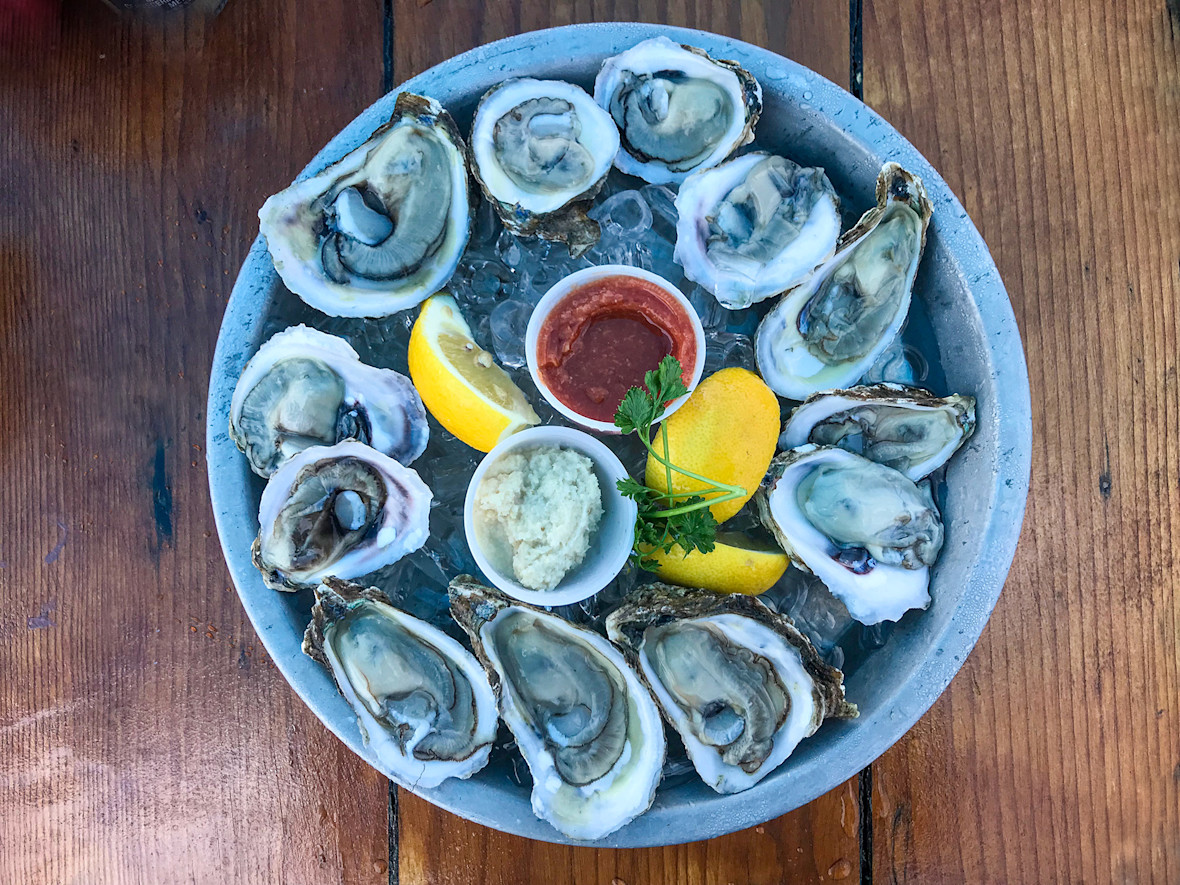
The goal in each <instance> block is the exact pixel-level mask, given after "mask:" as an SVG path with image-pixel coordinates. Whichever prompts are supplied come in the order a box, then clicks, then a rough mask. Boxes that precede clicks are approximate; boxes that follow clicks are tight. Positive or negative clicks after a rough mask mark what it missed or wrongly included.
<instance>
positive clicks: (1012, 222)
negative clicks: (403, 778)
mask: <svg viewBox="0 0 1180 885" xmlns="http://www.w3.org/2000/svg"><path fill="white" fill-rule="evenodd" d="M864 41H865V48H864V59H865V64H864V69H865V97H866V100H867V101H868V103H869V104H870V105H872V106H873V107H875V108H876V109H877V110H879V111H880V112H881V113H882V114H884V115H885V116H886V117H887V118H888V119H889V120H891V121H892V122H893V123H894V124H895V125H896V126H897V127H898V128H899V129H900V130H901V131H902V132H903V133H904V134H905V135H906V136H908V137H909V138H910V139H911V140H912V141H913V142H914V143H915V144H916V145H917V147H918V148H919V149H921V150H923V151H924V152H925V153H926V155H927V156H928V157H929V158H930V159H931V161H932V162H933V163H934V164H935V166H936V167H938V168H939V169H940V170H941V172H942V173H943V175H944V176H945V177H946V178H947V180H948V181H949V182H950V184H951V186H952V188H954V190H955V191H956V193H958V194H959V195H960V196H961V197H962V199H963V201H964V203H965V205H966V208H967V210H968V211H969V212H970V213H971V215H972V217H973V218H974V219H975V221H976V223H977V224H978V225H979V227H980V229H981V231H982V232H983V235H984V237H985V238H986V239H987V241H988V243H989V244H990V246H991V248H992V252H993V254H994V255H995V257H996V261H997V264H998V265H999V268H1000V271H1001V273H1002V275H1003V277H1004V280H1005V281H1006V283H1007V285H1008V288H1009V292H1010V294H1011V296H1012V301H1013V304H1014V306H1015V309H1016V315H1017V319H1018V320H1019V323H1020V327H1021V331H1022V334H1023V337H1024V342H1025V350H1026V353H1027V355H1028V359H1029V372H1030V377H1031V384H1032V399H1033V404H1034V426H1033V440H1034V444H1033V473H1032V491H1031V494H1030V496H1029V508H1028V515H1027V517H1026V520H1025V526H1024V529H1025V530H1024V536H1023V539H1022V543H1021V547H1020V549H1019V551H1018V553H1017V558H1016V563H1015V565H1014V567H1013V570H1012V574H1011V577H1010V578H1009V581H1008V585H1007V587H1006V589H1005V591H1004V594H1003V596H1002V597H1001V599H1000V602H999V605H998V607H997V609H996V612H995V615H994V616H993V618H992V620H991V623H990V625H989V626H988V629H987V630H986V632H985V634H984V636H983V639H982V640H981V642H980V644H979V646H978V648H976V650H975V651H974V652H973V653H972V654H971V656H970V658H969V659H968V661H967V665H966V666H965V667H964V669H963V671H962V672H961V673H960V674H959V676H958V678H956V679H955V680H954V682H953V683H952V685H951V687H950V690H949V691H948V692H947V693H946V695H944V696H943V698H942V700H941V701H940V702H939V703H938V704H936V705H935V707H934V708H933V710H932V711H931V712H930V713H929V714H928V715H927V716H926V717H925V718H924V719H923V720H922V722H921V723H920V724H919V725H918V727H917V728H915V729H914V730H913V731H912V732H911V733H910V734H909V735H908V736H907V737H906V738H905V739H904V740H903V741H902V742H901V743H899V744H898V745H897V746H896V747H895V748H894V749H893V750H892V751H890V752H889V753H887V754H886V755H885V756H884V757H883V758H882V759H881V760H880V761H879V762H878V763H877V765H876V766H875V767H874V787H875V795H874V799H873V812H874V837H873V848H874V854H875V865H874V878H875V879H876V880H877V881H880V882H932V881H954V882H973V883H988V882H997V883H999V882H1021V881H1026V882H1027V881H1033V880H1035V881H1038V882H1050V881H1054V882H1120V883H1122V882H1136V883H1146V882H1169V883H1170V882H1177V881H1180V838H1178V837H1177V833H1180V703H1178V702H1177V698H1178V697H1180V660H1178V654H1177V635H1178V633H1180V601H1178V599H1177V587H1178V580H1177V576H1176V575H1177V571H1176V565H1177V553H1178V550H1177V545H1176V514H1177V508H1178V505H1180V490H1178V487H1177V486H1178V479H1180V478H1178V469H1180V468H1178V458H1177V450H1178V448H1180V441H1178V439H1177V437H1178V430H1180V428H1178V426H1177V423H1176V418H1175V416H1176V414H1177V407H1178V405H1180V404H1178V403H1177V397H1178V390H1177V379H1176V371H1177V356H1176V353H1177V309H1176V305H1177V301H1178V299H1180V279H1178V273H1177V257H1178V256H1180V167H1178V165H1177V163H1176V158H1177V157H1178V156H1180V67H1178V65H1177V58H1178V55H1177V52H1178V49H1180V11H1178V9H1177V6H1176V4H1175V3H1169V4H1165V3H1164V2H1162V0H1131V2H1127V3H1115V4H1112V3H1106V2H1101V0H1073V2H1064V0H1029V2H1027V3H1020V4H1011V3H999V2H996V0H993V2H987V3H982V4H965V5H964V4H955V5H947V4H942V3H938V2H935V0H904V2H901V3H892V2H889V3H885V2H868V3H866V21H865V28H864Z"/></svg>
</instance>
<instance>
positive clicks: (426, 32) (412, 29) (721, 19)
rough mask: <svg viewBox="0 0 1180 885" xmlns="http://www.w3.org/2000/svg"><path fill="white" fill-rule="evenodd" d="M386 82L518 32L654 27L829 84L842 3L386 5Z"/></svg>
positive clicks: (429, 0) (590, 0) (843, 53)
mask: <svg viewBox="0 0 1180 885" xmlns="http://www.w3.org/2000/svg"><path fill="white" fill-rule="evenodd" d="M393 21H394V28H395V29H394V81H395V82H400V81H402V80H405V79H407V78H409V77H412V76H414V75H415V74H418V73H421V72H422V71H424V70H425V69H426V68H428V67H430V66H431V65H436V64H438V63H439V62H441V61H445V60H446V59H448V58H450V57H451V56H452V55H457V54H458V53H460V52H466V51H467V50H468V49H472V48H474V47H476V46H479V45H481V44H483V43H490V42H491V41H493V40H500V39H502V38H504V37H508V36H511V35H513V34H519V33H522V32H524V31H536V30H540V29H542V28H555V27H558V26H560V25H569V24H576V23H581V22H596V21H598V22H607V21H635V22H656V23H658V24H665V25H673V26H676V27H685V28H700V29H701V30H705V31H713V32H714V33H717V34H725V35H726V36H729V37H736V38H738V39H740V40H745V41H747V42H749V43H755V44H757V45H759V46H765V47H766V48H767V49H771V50H773V51H774V52H778V53H780V54H782V55H785V56H787V57H788V58H792V59H794V60H795V61H797V62H799V63H801V64H805V65H807V66H808V67H809V68H811V69H812V70H814V71H818V72H819V73H821V74H823V75H824V76H825V77H828V78H829V79H831V80H834V81H835V82H837V83H840V84H844V83H845V81H847V79H848V4H847V3H845V2H843V0H767V2H753V3H751V2H741V0H560V2H556V3H549V2H543V0H507V2H500V3H484V2H481V0H393Z"/></svg>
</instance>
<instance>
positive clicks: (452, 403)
mask: <svg viewBox="0 0 1180 885" xmlns="http://www.w3.org/2000/svg"><path fill="white" fill-rule="evenodd" d="M409 364H410V379H411V380H412V381H413V382H414V387H416V388H417V389H418V394H419V396H421V397H422V402H423V404H424V405H425V406H426V408H427V409H429V410H430V414H432V415H434V417H435V418H437V419H438V423H439V424H441V425H442V426H443V427H445V428H446V429H447V430H449V431H450V432H451V433H453V434H455V436H457V437H459V439H461V440H463V442H465V443H467V445H469V446H471V447H472V448H473V449H478V450H479V451H481V452H489V451H491V449H492V447H493V446H495V445H496V443H498V442H499V441H500V440H502V439H504V438H505V437H507V436H510V435H511V434H513V433H516V431H518V430H523V429H524V428H526V427H531V426H532V425H534V424H540V423H541V419H540V418H538V417H537V413H536V412H534V411H533V407H532V406H531V405H529V401H528V400H527V399H526V398H525V395H524V393H523V392H522V391H521V389H520V388H519V387H517V386H516V385H515V384H514V383H513V381H512V379H511V378H509V377H508V373H507V372H505V371H504V370H503V369H502V368H500V367H499V366H498V365H496V361H495V359H493V357H492V355H491V354H490V353H488V352H487V351H486V350H484V349H483V348H481V347H480V346H479V345H478V344H476V343H475V340H474V339H473V338H472V336H471V328H470V327H469V326H468V325H467V323H466V321H464V319H463V315H462V314H461V313H460V312H459V305H458V304H457V303H456V302H455V299H454V298H453V297H452V296H450V295H447V294H446V293H439V294H438V295H433V296H431V297H430V298H428V299H426V301H425V302H424V303H423V304H422V311H421V313H419V314H418V319H417V320H416V321H415V322H414V329H413V331H412V332H410V350H409Z"/></svg>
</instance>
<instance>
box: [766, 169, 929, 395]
mask: <svg viewBox="0 0 1180 885" xmlns="http://www.w3.org/2000/svg"><path fill="white" fill-rule="evenodd" d="M932 211H933V210H932V207H931V204H930V200H929V198H927V196H926V189H925V188H924V187H923V186H922V181H921V179H920V178H918V177H917V176H916V175H913V174H911V173H909V172H907V171H906V170H904V169H902V168H901V166H899V165H897V164H896V163H886V164H885V165H884V166H883V167H882V169H881V172H880V174H879V175H878V176H877V205H876V207H875V208H873V209H870V210H869V211H868V212H866V213H865V214H864V215H863V216H861V219H860V221H858V222H857V224H856V226H855V227H853V228H852V229H851V230H850V231H848V232H847V233H846V234H844V236H843V237H841V238H840V244H839V247H838V248H837V250H836V254H835V255H833V256H832V257H831V258H830V259H828V261H826V262H825V263H824V264H823V265H821V266H820V267H819V268H818V269H817V270H816V271H815V272H814V273H812V274H811V276H809V277H808V278H807V279H806V280H805V281H804V282H803V283H801V284H800V285H799V286H798V287H796V288H795V289H792V290H791V291H790V292H788V293H786V294H785V295H784V296H783V297H782V299H781V300H780V301H779V302H778V304H776V305H775V306H774V308H773V309H772V310H771V311H770V313H768V314H767V315H766V316H765V317H764V318H763V320H762V322H761V323H760V324H759V326H758V332H757V334H756V336H755V339H754V350H755V356H756V358H757V360H758V371H759V372H760V373H761V375H762V378H763V380H765V381H766V383H767V384H768V385H770V388H771V389H772V390H773V391H774V392H775V393H777V394H778V395H779V396H783V397H787V398H789V399H800V400H801V399H804V398H805V397H808V396H810V395H811V394H813V393H817V392H819V391H821V390H826V389H829V388H834V387H846V386H848V385H850V384H853V383H855V382H856V381H857V380H858V379H859V378H860V377H861V376H862V375H864V374H865V372H867V371H868V370H869V368H870V367H871V366H872V365H873V363H874V362H876V360H877V357H879V356H880V355H881V353H882V352H883V351H884V350H885V349H886V348H887V347H889V345H890V344H891V343H892V342H893V339H894V338H896V337H897V334H898V332H899V331H900V330H901V327H902V324H903V323H904V322H905V318H906V315H907V314H908V313H909V309H910V292H911V289H912V288H913V285H914V277H915V276H916V275H917V273H918V262H919V261H920V259H921V257H922V247H923V245H924V244H925V242H926V227H927V225H928V224H929V222H930V215H931V212H932Z"/></svg>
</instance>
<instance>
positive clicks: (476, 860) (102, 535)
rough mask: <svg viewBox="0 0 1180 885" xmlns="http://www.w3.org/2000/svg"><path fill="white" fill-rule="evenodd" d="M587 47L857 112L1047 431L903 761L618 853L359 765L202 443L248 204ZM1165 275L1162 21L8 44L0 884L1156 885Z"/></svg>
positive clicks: (871, 13) (784, 5) (950, 17)
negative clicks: (960, 216) (476, 82)
mask: <svg viewBox="0 0 1180 885" xmlns="http://www.w3.org/2000/svg"><path fill="white" fill-rule="evenodd" d="M30 5H32V4H30ZM612 19H636V20H645V21H662V22H667V23H669V24H676V25H688V26H692V27H699V28H705V29H709V30H713V31H718V32H721V33H724V34H731V35H734V36H737V37H740V38H742V39H745V40H748V41H751V42H754V43H757V44H760V45H763V46H767V47H769V48H771V49H774V50H776V51H778V52H781V53H783V54H785V55H787V56H790V57H792V58H794V59H796V60H798V61H800V62H802V63H803V64H806V65H808V66H810V67H812V68H814V69H815V70H817V71H819V72H820V73H822V74H824V75H825V76H827V77H829V78H831V79H832V80H835V81H836V82H838V83H842V84H850V87H851V88H852V90H853V91H854V92H857V93H860V92H861V90H862V89H863V95H864V99H865V101H866V102H867V103H868V104H869V105H871V106H872V107H874V108H875V109H877V110H878V111H880V112H881V113H882V114H883V115H884V116H885V117H886V118H887V119H889V120H890V121H892V122H893V124H894V125H895V126H897V128H898V129H900V130H901V132H902V133H903V134H905V135H906V136H907V137H909V138H910V139H911V140H912V141H913V142H914V143H915V144H916V145H917V147H918V148H919V149H920V150H921V151H923V152H924V153H925V154H926V156H927V157H929V158H930V160H931V161H932V162H933V163H934V165H935V166H936V167H937V168H938V169H939V170H940V171H941V172H942V174H943V175H944V176H945V177H946V179H947V181H948V182H949V183H950V185H951V187H952V188H953V189H954V190H955V192H956V193H957V194H958V195H959V196H960V198H961V199H962V200H963V202H964V204H965V205H966V207H967V210H968V211H969V212H970V214H971V216H972V218H973V219H974V220H975V222H976V224H977V225H978V226H979V228H980V230H981V231H982V233H983V236H984V237H985V239H986V240H987V242H988V243H989V244H990V246H991V248H992V251H993V254H994V255H995V258H996V262H997V264H998V265H999V268H1000V271H1001V273H1002V274H1003V277H1004V280H1005V282H1006V283H1007V286H1008V289H1009V292H1010V294H1011V297H1012V302H1013V306H1014V307H1015V310H1016V316H1017V318H1018V320H1019V322H1020V328H1021V331H1022V334H1023V337H1024V342H1025V349H1026V352H1027V355H1028V361H1029V374H1030V377H1031V383H1032V392H1033V403H1034V415H1035V418H1034V466H1033V476H1032V491H1031V494H1030V496H1029V507H1028V516H1027V518H1026V520H1025V526H1024V536H1023V539H1022V541H1021V546H1020V549H1019V551H1018V553H1017V556H1016V562H1015V564H1014V566H1013V569H1012V573H1011V576H1010V578H1009V580H1008V584H1007V588H1006V589H1005V591H1004V594H1003V596H1002V597H1001V599H1000V602H999V605H998V606H997V608H996V611H995V615H994V616H993V617H992V620H991V623H990V625H989V626H988V628H987V630H986V631H985V633H984V635H983V638H982V640H981V641H980V643H979V645H978V647H977V648H976V649H975V651H974V652H973V653H972V654H971V656H970V658H969V659H968V660H967V662H966V665H965V666H964V668H963V670H962V671H961V672H960V674H959V675H958V677H957V678H956V679H955V680H954V682H953V683H952V685H951V687H950V689H949V690H948V691H947V692H946V694H945V695H944V696H943V698H942V699H941V700H940V701H939V702H938V703H937V704H936V705H935V706H934V708H933V709H932V710H931V711H930V712H929V713H928V714H927V715H926V716H925V717H924V718H923V719H922V720H921V722H920V723H919V724H918V725H917V726H916V727H915V728H914V729H913V731H911V732H910V733H909V734H908V735H907V736H906V737H905V738H904V739H903V740H902V741H901V742H900V743H899V744H897V746H895V747H894V748H893V749H892V750H890V751H889V752H888V753H886V754H885V756H883V757H882V758H881V759H880V760H878V761H877V762H876V763H875V764H874V765H873V766H872V768H871V769H870V770H866V771H865V772H864V773H862V774H861V776H860V778H859V779H858V780H853V781H850V782H848V783H847V784H845V785H844V786H842V787H840V788H838V789H836V790H834V791H833V792H832V793H830V794H828V795H826V796H824V797H822V798H820V799H818V800H816V801H815V802H813V803H812V804H810V805H808V806H807V807H805V808H802V809H799V810H798V811H796V812H794V813H792V814H789V815H787V816H785V817H783V818H781V819H779V820H775V821H772V822H770V823H767V824H766V825H764V826H760V827H756V828H754V829H752V830H748V831H745V832H741V833H737V834H734V835H732V836H727V837H724V838H721V839H716V840H713V841H711V842H707V843H696V844H691V845H683V846H677V847H672V848H665V849H655V850H631V851H607V850H592V849H574V848H564V847H555V846H551V845H545V844H542V843H536V842H527V841H524V840H521V839H518V838H513V837H510V836H505V835H503V834H500V833H497V832H494V831H491V830H488V829H484V828H481V827H478V826H475V825H472V824H469V823H467V822H465V821H463V820H461V819H459V818H456V817H453V816H451V815H449V814H447V813H445V812H441V811H438V810H436V809H434V808H433V807H432V806H431V805H429V804H427V803H425V802H424V801H422V800H419V799H416V798H414V797H413V796H411V795H409V794H407V793H405V792H399V791H396V790H391V789H390V788H389V785H388V783H387V782H386V781H385V779H384V778H382V777H380V776H378V775H377V774H376V773H375V772H373V771H372V770H371V769H369V768H368V767H367V766H365V765H364V764H363V763H361V762H360V760H359V759H357V758H356V757H354V756H353V755H352V753H351V752H349V751H348V750H347V749H345V748H344V746H343V745H342V744H341V743H340V742H339V741H337V740H336V739H335V738H334V737H333V736H332V735H331V734H329V733H328V732H327V731H326V730H325V729H324V728H323V727H322V726H321V725H320V724H319V722H317V721H316V719H315V718H314V717H313V716H312V715H311V714H310V713H309V712H308V711H307V709H306V708H305V707H304V706H303V704H302V703H301V702H300V701H299V699H298V698H297V697H296V696H295V695H294V693H293V692H292V691H291V690H290V688H288V686H287V685H286V683H285V682H284V681H283V679H282V678H281V677H280V676H279V675H278V672H277V671H276V670H275V668H274V666H273V665H272V664H271V663H270V662H269V661H268V660H267V657H266V655H265V653H264V651H263V650H262V648H261V645H260V644H259V643H258V641H257V639H256V638H255V636H254V634H253V632H252V630H251V628H250V626H249V624H248V622H247V621H246V618H245V615H244V613H243V611H242V608H241V606H240V605H239V604H238V600H237V597H236V596H235V594H234V593H233V591H232V590H231V588H230V583H229V578H228V576H227V572H226V569H225V566H224V564H223V562H222V558H221V553H220V549H219V547H218V544H217V540H216V537H215V535H214V533H213V520H212V515H211V512H210V507H209V502H208V493H207V477H206V470H205V460H204V452H203V451H202V447H203V443H204V418H205V415H204V408H205V394H206V382H207V377H208V372H209V365H210V361H211V358H212V353H213V347H214V342H215V340H216V337H217V330H218V325H219V322H220V319H221V314H222V310H223V308H224V307H225V303H226V300H227V299H228V297H229V292H230V287H231V285H232V282H233V279H234V275H235V273H236V271H237V268H238V266H239V264H240V262H241V261H242V258H243V256H244V255H245V252H246V250H247V248H248V246H249V244H250V242H251V240H252V239H253V237H254V235H255V233H256V231H257V219H256V216H255V212H256V210H257V208H258V206H259V205H260V204H261V203H262V201H263V199H264V198H265V197H266V196H267V195H268V194H270V193H272V192H274V191H276V190H278V189H279V188H281V187H282V186H283V185H285V184H286V183H287V182H288V181H289V180H290V179H291V177H292V176H293V175H294V174H295V172H296V171H298V170H299V169H300V168H301V167H302V166H303V165H304V163H305V162H306V161H307V160H308V159H309V158H310V157H311V156H312V154H313V153H314V152H315V151H316V150H317V149H318V148H319V147H320V146H321V145H322V144H323V143H324V142H326V141H327V140H328V138H329V137H331V136H332V135H333V134H334V133H335V132H336V131H337V130H338V129H340V128H341V127H342V126H343V125H344V124H345V123H346V122H347V121H348V120H349V119H351V118H352V117H353V116H354V115H356V114H357V113H358V112H359V111H360V110H361V109H362V108H363V107H365V106H366V105H368V104H369V103H370V102H372V101H373V100H374V99H376V98H377V97H378V96H380V95H381V94H382V93H383V92H385V91H386V90H388V89H390V88H392V87H393V86H394V85H395V84H396V83H398V82H400V81H402V80H404V79H405V78H407V77H409V76H411V75H412V74H415V73H417V72H419V71H421V70H423V69H424V68H426V67H428V66H430V65H433V64H435V63H437V62H439V61H442V60H443V59H445V58H447V57H448V56H450V55H453V54H454V53H457V52H460V51H462V50H465V49H468V48H470V47H472V46H475V45H477V44H479V43H482V42H485V41H488V40H493V39H496V38H499V37H503V36H506V35H509V34H513V33H516V32H518V31H525V30H531V29H535V28H542V27H549V26H552V25H559V24H566V23H569V22H574V21H590V20H612ZM0 21H2V19H0ZM4 39H5V38H4V36H3V35H0V40H4ZM862 75H863V79H862ZM1178 258H1180V4H1178V3H1177V0H1167V2H1165V0H1114V2H1111V0H1025V2H1021V3H1015V2H1011V3H1002V2H1000V0H985V2H982V3H970V4H961V5H960V4H948V3H944V2H941V0H901V2H897V3H891V2H885V0H875V2H874V0H870V2H865V3H864V5H863V7H862V4H861V0H851V3H850V4H845V3H843V2H842V0H764V2H750V0H747V2H744V3H741V2H737V0H725V2H722V0H700V2H694V3H685V2H682V0H630V2H624V0H619V2H611V0H596V2H586V0H575V2H568V0H567V2H560V3H548V2H535V0H529V2H524V0H513V2H495V0H491V2H489V0H433V2H431V0H384V3H383V2H382V0H315V2H301V3H299V4H298V5H296V4H295V3H290V2H283V0H230V2H229V4H228V6H227V7H226V8H225V10H224V11H223V12H222V13H221V14H220V15H219V16H218V17H217V18H215V19H214V20H212V21H203V20H202V19H201V18H200V17H199V16H197V15H195V14H193V13H179V14H174V15H173V16H172V17H171V18H166V19H157V20H149V19H138V20H137V19H133V18H129V19H119V18H117V17H115V16H114V15H113V14H111V13H110V12H109V11H108V10H106V9H105V8H103V7H102V6H101V5H99V4H98V3H97V2H94V0H91V2H89V3H83V2H78V3H69V4H68V5H67V7H66V8H65V9H64V11H63V12H62V15H61V18H60V21H59V22H54V21H52V20H50V21H49V22H47V23H45V25H44V26H43V27H42V28H41V29H40V30H38V31H37V32H36V33H35V34H30V33H25V34H24V35H23V36H22V35H17V36H14V35H13V34H12V33H9V34H8V35H7V40H6V42H0V384H2V385H3V391H4V393H3V397H2V399H0V403H2V405H3V413H4V415H3V420H0V505H2V506H0V510H2V512H3V521H2V522H0V529H2V531H0V598H3V599H4V600H5V603H4V605H3V606H2V607H0V677H2V685H3V688H2V689H0V882H3V883H36V885H40V883H59V882H61V883H66V882H68V883H80V885H89V883H108V882H111V883H115V882H117V883H150V885H157V883H173V882H177V883H180V882H244V883H271V882H273V883H300V885H302V883H327V882H347V883H353V882H357V883H382V885H384V883H392V882H401V883H407V885H409V883H413V885H417V883H424V882H432V883H455V885H459V883H516V882H538V883H577V885H583V883H585V885H590V883H601V885H607V883H612V882H613V883H615V885H619V883H627V885H641V883H673V882H683V883H709V885H713V883H718V885H725V883H738V885H744V883H785V882H791V883H801V882H827V881H841V880H842V881H850V882H856V881H858V880H859V881H860V882H863V883H886V882H916V883H930V882H948V883H950V882H954V883H962V882H970V883H985V882H995V883H1020V882H1030V883H1031V882H1038V883H1040V882H1069V883H1075V882H1095V883H1098V882H1119V883H1123V882H1127V883H1132V882H1133V883H1144V882H1161V883H1175V882H1180V651H1178V648H1180V644H1178V642H1180V640H1178V635H1180V599H1178V596H1177V591H1178V589H1180V580H1178V579H1177V576H1176V573H1175V572H1174V571H1173V570H1174V569H1175V568H1176V567H1177V565H1180V544H1178V543H1177V531H1178V525H1180V516H1178V514H1180V417H1178V415H1180V403H1178V401H1177V400H1178V397H1180V385H1178V381H1177V344H1178V342H1177V313H1178V309H1177V302H1178V298H1180V266H1178Z"/></svg>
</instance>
